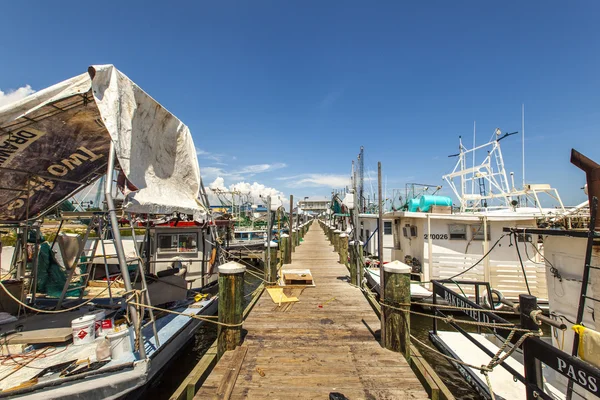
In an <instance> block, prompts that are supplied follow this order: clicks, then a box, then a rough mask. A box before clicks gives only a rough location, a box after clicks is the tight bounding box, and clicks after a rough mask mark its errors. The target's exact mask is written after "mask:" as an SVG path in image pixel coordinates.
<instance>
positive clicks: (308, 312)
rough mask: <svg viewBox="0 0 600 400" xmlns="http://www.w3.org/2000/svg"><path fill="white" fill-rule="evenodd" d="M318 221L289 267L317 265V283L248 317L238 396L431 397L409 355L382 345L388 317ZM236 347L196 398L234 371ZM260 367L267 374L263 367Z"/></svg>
mask: <svg viewBox="0 0 600 400" xmlns="http://www.w3.org/2000/svg"><path fill="white" fill-rule="evenodd" d="M338 258H339V257H338V255H337V253H335V252H334V251H333V246H331V245H330V244H329V242H328V241H327V238H326V237H325V235H324V233H323V231H322V230H321V229H320V227H319V226H318V224H316V223H315V224H313V225H312V226H311V228H310V229H309V231H308V233H307V234H306V236H305V238H304V241H303V242H302V244H301V245H300V246H299V247H297V248H296V251H295V252H294V253H293V255H292V263H291V264H286V265H284V267H283V268H284V269H310V270H311V273H312V275H313V278H314V282H315V285H316V286H315V287H306V288H305V289H303V290H300V291H298V290H297V289H294V290H295V292H294V295H296V294H298V292H299V293H300V294H298V298H299V299H300V301H299V302H297V303H289V304H285V305H283V304H282V305H281V306H279V305H277V304H275V303H274V302H273V301H272V300H271V298H270V296H269V295H268V294H267V293H266V292H265V293H263V295H262V296H261V297H260V299H258V301H257V302H256V304H255V306H254V308H253V310H252V312H251V313H250V315H249V316H248V318H247V319H246V321H245V322H244V326H243V329H244V331H245V332H246V335H245V337H244V343H243V346H244V347H245V348H247V352H246V353H245V357H244V358H243V361H242V362H241V364H240V365H238V366H237V368H239V373H238V375H237V379H236V380H235V381H234V382H233V384H232V387H231V396H230V398H231V399H290V398H296V399H327V398H329V394H330V393H332V392H337V393H341V394H343V395H344V396H346V397H347V398H350V399H352V400H355V399H426V398H428V395H427V393H426V391H425V389H423V386H422V384H421V382H420V381H419V379H418V378H417V376H416V375H415V374H414V372H413V371H412V369H411V367H410V366H409V364H408V363H407V362H406V360H405V359H404V357H403V356H402V355H400V354H398V353H394V352H391V351H389V350H386V349H384V348H382V347H381V346H380V344H379V334H380V322H379V318H378V317H377V316H376V315H375V313H374V312H373V310H372V308H371V306H370V305H369V303H368V301H367V300H366V299H365V297H364V296H363V294H362V293H361V291H360V289H358V288H355V287H353V286H351V285H349V284H348V270H347V269H346V267H345V266H343V265H341V264H339V263H338ZM234 352H235V350H234V351H229V352H227V353H225V354H224V355H223V357H222V358H221V360H219V362H218V363H217V365H216V366H215V368H214V369H213V371H212V372H211V374H210V375H209V376H208V378H207V379H206V381H205V382H204V384H203V386H202V387H201V388H200V390H199V391H198V393H196V396H195V399H204V398H215V395H216V394H217V393H218V391H219V388H221V390H222V388H223V382H224V380H227V376H228V375H230V374H231V369H232V363H233V362H234V355H233V353H234ZM259 371H260V372H261V373H259Z"/></svg>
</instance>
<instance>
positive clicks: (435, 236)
mask: <svg viewBox="0 0 600 400" xmlns="http://www.w3.org/2000/svg"><path fill="white" fill-rule="evenodd" d="M424 236H425V240H427V239H428V238H429V237H430V236H431V239H432V240H448V234H447V233H432V234H431V235H429V234H427V233H425V234H424Z"/></svg>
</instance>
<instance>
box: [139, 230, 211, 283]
mask: <svg viewBox="0 0 600 400" xmlns="http://www.w3.org/2000/svg"><path fill="white" fill-rule="evenodd" d="M212 249H213V246H212V245H211V243H210V236H209V234H208V232H207V231H206V229H205V228H203V227H202V226H200V225H198V224H195V223H180V224H178V225H177V226H156V227H153V228H151V229H150V267H149V272H150V273H152V274H159V273H160V272H162V271H167V270H169V269H175V270H177V269H178V270H179V271H178V272H177V274H180V275H182V276H183V277H184V278H185V280H186V281H187V283H188V285H189V288H190V289H196V288H201V287H203V286H205V285H207V284H208V283H209V280H210V278H211V277H208V276H207V275H206V274H207V273H208V272H209V271H210V269H211V265H212V264H213V263H214V257H213V254H212V253H213V251H212ZM212 278H213V279H212V280H214V279H216V277H212Z"/></svg>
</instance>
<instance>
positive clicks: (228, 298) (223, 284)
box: [217, 261, 246, 357]
mask: <svg viewBox="0 0 600 400" xmlns="http://www.w3.org/2000/svg"><path fill="white" fill-rule="evenodd" d="M245 272H246V267H244V266H243V265H242V264H239V263H237V262H235V261H231V262H228V263H226V264H223V265H221V266H219V322H220V323H222V324H232V325H236V324H241V323H242V313H243V311H244V309H243V308H242V300H243V293H244V273H245ZM217 340H218V345H217V353H218V354H219V357H220V356H221V355H223V354H224V353H225V351H227V350H233V349H235V348H236V347H237V346H239V345H240V344H241V343H242V326H241V325H240V326H223V325H219V326H218V327H217Z"/></svg>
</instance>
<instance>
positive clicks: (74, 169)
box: [0, 65, 220, 399]
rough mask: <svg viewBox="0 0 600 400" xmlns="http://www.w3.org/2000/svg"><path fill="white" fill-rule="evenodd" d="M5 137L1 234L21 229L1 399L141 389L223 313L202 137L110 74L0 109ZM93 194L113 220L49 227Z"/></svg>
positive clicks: (77, 216) (101, 214)
mask: <svg viewBox="0 0 600 400" xmlns="http://www.w3.org/2000/svg"><path fill="white" fill-rule="evenodd" d="M0 141H2V142H3V144H2V146H1V150H0V180H1V181H2V185H1V187H0V200H1V201H0V224H1V225H2V230H3V232H7V230H8V231H14V232H16V243H15V246H14V249H13V251H12V255H11V257H10V258H11V262H10V265H6V263H5V261H6V260H7V259H6V257H4V256H3V264H2V268H3V271H2V272H3V277H4V278H3V279H4V280H2V281H1V282H0V306H1V307H2V312H0V336H1V338H2V354H1V356H0V358H1V359H2V363H0V364H1V365H0V398H11V399H12V398H14V399H16V398H28V399H36V398H43V399H49V398H62V399H112V398H119V397H122V396H124V395H126V394H135V393H139V392H140V391H141V390H143V388H144V387H145V386H146V385H147V384H148V383H149V382H150V381H151V380H152V379H153V378H154V377H155V376H157V374H159V373H160V371H161V370H162V369H163V368H164V367H165V366H166V365H167V364H168V363H169V362H170V361H171V360H173V359H174V357H175V356H176V354H177V352H178V351H179V350H181V349H182V348H183V346H184V345H185V344H186V343H187V342H188V341H189V340H190V338H191V337H192V336H193V334H194V332H195V331H196V329H197V328H198V327H199V326H200V324H202V323H204V321H205V320H202V319H201V317H202V316H207V315H212V314H214V313H215V312H216V307H217V297H216V296H214V289H215V287H216V285H215V283H216V282H215V281H216V276H214V275H213V274H212V270H213V268H214V267H215V265H216V264H218V263H219V258H220V256H219V254H218V253H219V249H218V247H214V246H216V243H217V240H215V235H216V232H215V224H214V222H213V221H212V220H211V219H210V218H209V215H210V214H209V213H207V212H206V211H207V209H208V207H209V204H208V197H207V195H206V192H205V190H204V187H203V185H202V180H201V176H200V169H199V166H198V160H197V157H196V150H195V146H194V143H193V140H192V136H191V134H190V131H189V129H188V128H187V127H186V126H185V125H184V124H183V123H182V122H181V121H179V120H178V119H177V118H176V117H175V116H173V115H172V114H171V113H170V112H169V111H167V110H166V109H164V108H163V107H162V106H161V105H160V104H159V103H157V102H156V101H155V100H154V99H152V98H151V97H150V96H149V95H148V94H146V93H145V92H144V91H142V90H141V89H140V88H139V87H138V86H137V85H135V84H134V83H133V82H132V81H131V80H130V79H129V78H128V77H127V76H125V75H124V74H123V73H121V72H120V71H118V70H117V69H116V68H114V67H113V66H112V65H98V66H92V67H90V68H89V69H88V71H87V72H86V73H84V74H81V75H79V76H76V77H74V78H71V79H68V80H66V81H64V82H61V83H58V84H56V85H54V86H51V87H49V88H47V89H44V90H42V91H40V92H37V93H35V94H33V95H31V96H29V97H27V98H25V99H23V100H21V101H19V102H17V103H14V104H11V105H8V106H5V107H3V108H0ZM115 181H116V187H117V188H118V190H120V192H121V193H122V195H121V197H120V198H117V197H118V196H117V195H116V194H115V184H114V182H115ZM94 184H96V185H98V186H99V187H100V189H101V190H102V191H103V194H104V207H103V208H104V210H102V209H101V208H98V209H97V210H94V211H85V212H77V211H75V212H65V213H59V214H58V216H57V218H56V221H54V225H53V227H56V231H55V232H51V233H50V234H49V232H48V229H47V228H48V225H49V224H48V221H47V220H46V221H44V217H45V216H47V215H48V214H50V213H51V212H53V211H52V210H55V209H56V208H57V206H58V205H60V204H62V203H63V202H65V200H67V199H69V198H72V197H73V196H75V195H77V194H79V193H82V190H84V188H86V187H89V186H90V185H94ZM76 220H79V221H82V222H80V223H77V224H76V223H74V222H75V221H76ZM122 225H125V226H122ZM74 228H77V229H76V232H74ZM43 232H45V233H43ZM45 235H48V237H47V239H48V240H46V237H45ZM213 244H215V245H214V246H213ZM5 253H6V252H5ZM7 277H10V279H6V278H7ZM150 306H152V307H153V308H150Z"/></svg>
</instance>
